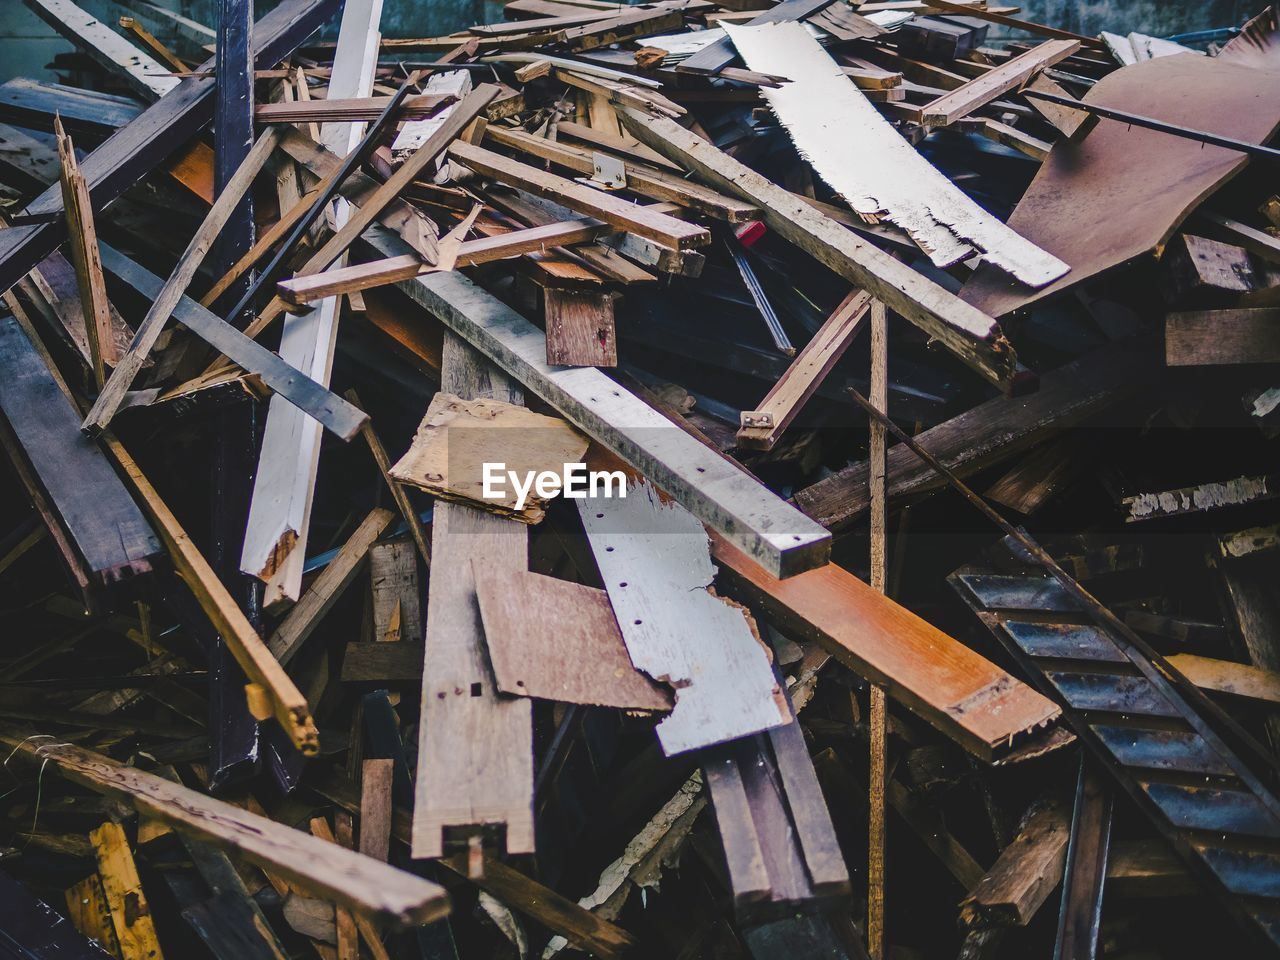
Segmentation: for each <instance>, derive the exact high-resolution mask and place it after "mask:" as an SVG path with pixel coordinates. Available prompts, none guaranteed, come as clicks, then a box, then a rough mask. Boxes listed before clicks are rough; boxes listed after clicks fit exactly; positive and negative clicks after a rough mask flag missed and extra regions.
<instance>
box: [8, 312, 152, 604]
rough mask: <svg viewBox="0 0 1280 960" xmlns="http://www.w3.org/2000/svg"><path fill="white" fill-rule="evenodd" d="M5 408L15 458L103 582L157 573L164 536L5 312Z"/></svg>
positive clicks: (62, 531) (53, 519)
mask: <svg viewBox="0 0 1280 960" xmlns="http://www.w3.org/2000/svg"><path fill="white" fill-rule="evenodd" d="M0 411H3V413H4V422H5V423H6V424H7V430H6V431H5V432H6V433H8V434H9V440H10V441H11V442H6V446H7V447H9V451H10V455H11V457H19V458H21V463H22V465H23V467H24V469H23V470H22V471H21V472H22V473H24V474H26V475H27V476H29V477H30V478H31V479H32V481H33V482H35V483H37V484H38V486H39V495H40V496H41V497H42V498H47V499H48V502H49V503H50V504H51V506H52V509H53V512H54V514H55V516H52V517H49V518H47V519H48V520H49V522H52V523H53V524H55V525H56V527H57V528H58V530H59V531H60V534H59V535H60V536H65V537H67V538H69V540H70V542H71V543H73V544H74V548H75V552H76V554H77V556H78V557H79V558H80V559H82V560H83V562H84V564H85V566H86V568H87V571H88V573H89V574H91V575H92V577H93V578H94V581H95V582H96V583H98V584H109V583H112V582H113V581H116V580H121V579H124V578H126V577H130V576H134V575H138V574H144V573H148V572H150V571H151V570H152V569H153V568H154V566H155V563H156V561H157V560H158V559H159V557H160V556H161V554H162V553H163V548H162V547H161V545H160V541H159V540H158V539H157V538H156V535H155V533H154V532H153V530H152V529H151V526H150V524H148V523H147V520H146V517H144V516H143V515H142V511H141V510H139V509H138V505H137V504H136V503H134V501H133V498H132V497H130V496H129V494H128V492H127V491H126V490H125V489H124V486H123V485H122V484H121V482H120V478H119V477H117V476H116V474H115V471H114V470H112V469H111V464H110V463H109V462H108V461H107V459H106V457H104V456H103V455H102V451H101V450H99V449H98V447H97V445H96V444H95V443H94V442H93V441H92V440H90V439H89V438H88V437H86V436H85V435H84V434H82V433H81V432H80V413H79V411H78V410H76V408H75V407H74V406H72V404H71V401H70V400H69V399H68V398H67V396H66V395H65V394H64V393H63V392H62V390H61V389H60V388H59V385H58V382H57V380H55V378H54V375H53V374H51V373H50V371H49V369H48V367H46V365H45V360H44V357H43V356H42V355H41V352H40V351H38V350H37V349H36V348H35V347H34V346H33V345H32V343H31V341H30V340H29V339H28V335H27V333H26V332H25V331H23V329H22V327H21V326H20V325H19V323H18V321H17V320H16V319H14V318H13V317H12V316H7V317H0Z"/></svg>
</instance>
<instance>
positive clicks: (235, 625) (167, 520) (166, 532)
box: [103, 434, 319, 755]
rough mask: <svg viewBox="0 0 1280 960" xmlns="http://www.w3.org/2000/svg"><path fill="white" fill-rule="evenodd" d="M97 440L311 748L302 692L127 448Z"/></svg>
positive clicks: (256, 678)
mask: <svg viewBox="0 0 1280 960" xmlns="http://www.w3.org/2000/svg"><path fill="white" fill-rule="evenodd" d="M103 442H104V443H105V445H106V447H107V450H108V452H109V453H110V454H111V455H112V456H113V457H114V458H115V460H116V462H117V463H119V464H120V467H121V469H122V470H123V471H124V473H125V476H126V477H127V478H128V480H129V483H130V484H131V485H132V486H133V488H134V491H135V493H136V494H137V496H138V498H139V499H140V500H141V501H142V503H143V506H144V507H145V509H146V511H147V513H148V514H149V515H150V517H151V520H152V522H153V523H155V525H156V527H157V528H158V531H159V533H160V536H161V539H162V540H163V541H164V545H165V549H166V550H168V552H169V557H170V559H171V560H172V561H173V566H174V569H175V570H176V571H177V573H178V576H179V577H181V578H182V580H183V582H184V583H186V585H187V587H188V588H190V590H191V592H192V594H194V596H195V598H196V600H197V601H198V602H199V604H200V607H201V609H202V610H204V612H205V615H206V616H207V617H208V618H209V621H210V623H212V624H213V625H214V626H215V627H216V628H217V630H218V633H219V634H220V635H221V637H222V640H223V642H224V643H225V644H226V645H227V648H228V649H229V650H230V651H231V653H232V655H233V656H234V657H235V659H236V662H237V663H238V664H240V667H241V669H242V670H244V672H245V676H246V677H248V679H249V680H250V681H251V682H252V683H255V684H257V685H258V686H260V687H261V688H262V689H263V690H264V691H265V692H266V694H267V696H268V698H269V702H270V703H271V707H272V712H273V715H274V716H275V718H276V720H277V721H278V722H279V724H280V726H281V728H282V729H283V730H284V732H285V734H286V735H287V736H288V737H289V739H290V741H291V742H292V743H293V745H294V746H296V747H297V748H298V749H299V750H301V751H302V752H303V753H304V754H308V755H313V754H315V753H316V752H317V751H318V750H319V733H318V732H317V730H316V726H315V721H314V720H312V718H311V711H310V708H309V707H308V706H307V701H306V698H305V697H303V695H302V693H301V692H300V691H299V690H298V688H297V687H296V686H295V685H294V683H293V681H292V680H291V679H290V678H289V675H288V674H286V673H285V672H284V668H283V667H282V666H281V665H280V663H279V662H278V661H277V660H276V659H275V657H273V656H272V655H271V653H270V651H269V650H268V649H267V647H266V644H264V643H263V642H262V638H261V637H259V636H258V634H257V632H256V631H255V630H254V628H253V625H252V624H251V623H249V620H248V618H246V617H245V615H244V613H243V612H242V611H241V609H240V607H239V606H238V605H237V604H236V602H235V600H234V599H233V598H232V597H231V594H230V593H228V592H227V589H226V587H224V586H223V585H222V582H221V581H220V580H219V579H218V577H217V575H216V574H215V573H214V572H213V568H212V567H210V566H209V562H208V561H207V560H205V558H204V557H203V556H202V555H201V554H200V551H199V550H198V549H196V546H195V544H194V543H192V542H191V538H190V537H188V536H187V534H186V531H185V530H183V529H182V525H181V524H179V523H178V518H177V517H175V516H174V515H173V513H172V512H171V511H170V510H169V508H168V506H166V505H165V502H164V501H163V500H161V499H160V495H159V494H158V493H156V491H155V488H154V487H152V486H151V483H150V481H148V480H147V478H146V476H145V475H144V474H143V473H142V471H141V470H140V469H139V468H138V465H137V464H136V463H135V462H134V461H133V458H132V457H130V456H129V453H128V451H126V450H125V448H124V447H123V445H121V443H120V441H118V440H116V439H115V438H114V437H113V436H111V435H110V434H104V436H103Z"/></svg>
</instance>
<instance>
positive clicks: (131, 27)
mask: <svg viewBox="0 0 1280 960" xmlns="http://www.w3.org/2000/svg"><path fill="white" fill-rule="evenodd" d="M120 28H121V29H122V30H128V31H129V32H130V33H131V34H133V35H134V36H135V37H136V38H137V39H138V42H139V43H141V44H142V45H143V46H144V47H146V48H147V49H148V50H150V51H151V53H152V54H153V55H155V56H156V57H157V58H159V59H160V61H161V62H163V63H164V65H165V66H167V67H168V68H169V69H170V70H171V71H172V72H173V73H186V72H187V71H188V70H189V69H190V66H189V64H186V63H184V62H183V61H181V60H179V59H178V58H177V56H175V55H174V53H173V51H172V50H170V49H169V48H168V47H166V46H165V45H164V44H163V43H161V42H160V40H159V39H158V38H157V37H156V36H155V34H153V33H151V31H149V30H148V29H147V28H146V27H144V26H143V25H142V24H141V23H139V22H138V21H137V19H135V18H134V17H121V18H120ZM249 69H250V70H252V69H253V65H252V64H250V65H249Z"/></svg>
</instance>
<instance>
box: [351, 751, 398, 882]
mask: <svg viewBox="0 0 1280 960" xmlns="http://www.w3.org/2000/svg"><path fill="white" fill-rule="evenodd" d="M394 772H395V761H394V760H366V761H364V764H363V765H362V767H361V773H360V852H361V853H362V854H364V855H365V856H366V857H372V858H373V859H374V860H381V861H383V862H384V863H385V862H386V860H387V857H388V856H389V855H390V852H391V778H392V774H393V773H394Z"/></svg>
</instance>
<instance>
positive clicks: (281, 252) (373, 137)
mask: <svg viewBox="0 0 1280 960" xmlns="http://www.w3.org/2000/svg"><path fill="white" fill-rule="evenodd" d="M417 82H418V74H416V73H415V74H413V75H412V76H411V77H409V78H408V79H407V80H405V82H404V83H402V84H401V85H400V89H399V90H397V91H396V93H395V96H393V97H392V98H391V100H390V102H388V103H387V106H386V109H385V110H383V111H382V116H380V117H378V119H377V120H376V121H374V124H373V126H371V127H370V128H369V132H368V133H366V134H365V136H364V139H363V140H361V141H360V143H359V145H358V146H357V147H356V148H355V149H354V150H352V151H351V153H349V154H347V156H346V159H345V160H343V162H342V166H341V167H340V168H339V169H338V171H337V174H336V175H335V176H334V177H333V178H332V179H331V180H330V181H329V182H328V184H327V186H326V187H325V189H324V190H323V191H322V192H321V194H320V195H319V196H318V197H316V200H315V203H313V204H312V205H311V207H310V209H308V210H307V212H306V213H305V214H303V216H302V219H301V220H299V221H298V222H297V223H296V224H294V226H293V229H292V230H290V231H289V235H288V236H286V237H285V238H284V239H283V240H282V241H280V246H279V247H278V248H277V249H276V254H275V256H273V257H272V258H271V261H270V262H269V263H268V264H267V265H266V266H265V267H263V268H262V269H261V270H260V271H259V272H258V276H257V277H256V278H255V279H254V281H253V283H252V284H250V286H249V289H248V290H246V291H245V292H244V295H243V296H242V297H241V298H240V301H239V302H238V303H237V304H236V305H235V306H234V307H233V308H232V309H231V310H229V311H228V312H227V322H228V323H230V324H232V325H234V326H235V327H236V328H237V329H238V328H239V327H240V324H238V323H236V320H237V318H238V317H239V316H240V315H241V314H242V313H244V311H246V310H248V309H249V307H250V306H251V305H252V304H253V301H254V300H255V299H256V298H257V296H258V293H259V292H260V291H261V290H262V288H263V287H265V286H267V285H268V284H271V283H273V282H274V281H275V277H276V272H277V271H278V270H279V269H280V267H281V266H282V265H283V264H284V262H285V260H287V259H288V258H289V256H290V255H291V254H292V253H293V250H294V248H295V247H296V246H297V244H298V241H299V240H301V239H302V237H303V236H304V235H305V234H306V232H307V231H308V230H310V229H311V225H312V224H313V223H315V222H316V220H317V219H319V217H320V214H322V213H323V212H324V211H325V208H327V207H328V206H329V204H330V203H331V202H333V199H334V198H335V197H336V196H337V195H338V191H339V189H340V188H341V187H342V184H343V183H344V182H345V181H346V179H347V178H348V177H349V176H351V174H352V173H353V172H354V171H355V170H356V168H357V167H359V166H360V165H361V164H362V163H364V162H365V161H366V160H367V159H368V158H369V156H370V155H371V154H372V153H373V151H374V149H376V147H377V146H378V142H379V141H380V140H381V139H382V137H383V136H384V134H386V132H387V131H388V130H389V129H390V128H391V126H392V124H394V123H395V122H396V120H397V119H398V114H399V111H400V107H401V105H402V104H403V103H404V99H405V97H407V96H408V95H409V91H410V90H411V89H412V88H413V86H414V85H415V84H416V83H417Z"/></svg>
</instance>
